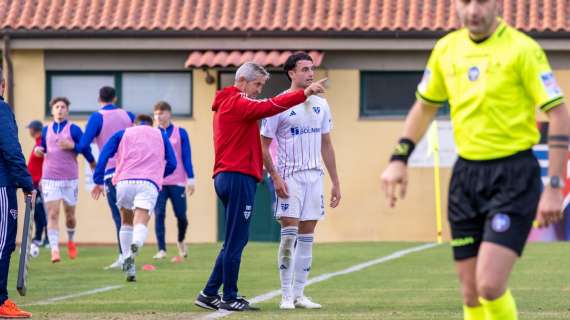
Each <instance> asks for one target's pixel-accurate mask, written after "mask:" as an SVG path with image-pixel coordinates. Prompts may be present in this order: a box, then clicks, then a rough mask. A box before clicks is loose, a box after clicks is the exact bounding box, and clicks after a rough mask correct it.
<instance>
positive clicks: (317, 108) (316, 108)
mask: <svg viewBox="0 0 570 320" xmlns="http://www.w3.org/2000/svg"><path fill="white" fill-rule="evenodd" d="M313 111H315V113H316V114H319V113H321V107H313Z"/></svg>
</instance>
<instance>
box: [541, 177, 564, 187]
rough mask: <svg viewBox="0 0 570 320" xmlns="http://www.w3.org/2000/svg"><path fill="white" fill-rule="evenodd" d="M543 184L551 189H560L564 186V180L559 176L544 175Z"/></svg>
mask: <svg viewBox="0 0 570 320" xmlns="http://www.w3.org/2000/svg"><path fill="white" fill-rule="evenodd" d="M545 185H547V186H549V187H551V188H552V189H562V188H564V180H562V178H560V177H559V176H552V177H546V181H545Z"/></svg>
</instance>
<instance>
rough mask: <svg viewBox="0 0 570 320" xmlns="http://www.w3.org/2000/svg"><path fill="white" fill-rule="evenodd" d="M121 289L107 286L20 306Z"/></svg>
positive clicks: (41, 304) (45, 303)
mask: <svg viewBox="0 0 570 320" xmlns="http://www.w3.org/2000/svg"><path fill="white" fill-rule="evenodd" d="M122 287H124V286H123V285H118V286H108V287H103V288H99V289H93V290H89V291H83V292H79V293H74V294H69V295H66V296H61V297H54V298H49V299H46V300H42V301H37V302H33V303H29V304H24V305H22V306H23V307H27V306H44V305H48V304H52V303H56V302H59V301H63V300H69V299H74V298H79V297H84V296H90V295H93V294H97V293H101V292H107V291H111V290H115V289H119V288H122Z"/></svg>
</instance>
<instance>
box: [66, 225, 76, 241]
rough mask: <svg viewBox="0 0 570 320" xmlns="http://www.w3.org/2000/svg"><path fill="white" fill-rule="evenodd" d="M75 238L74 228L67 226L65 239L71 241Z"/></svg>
mask: <svg viewBox="0 0 570 320" xmlns="http://www.w3.org/2000/svg"><path fill="white" fill-rule="evenodd" d="M74 238H75V228H67V240H68V241H72V242H73V239H74Z"/></svg>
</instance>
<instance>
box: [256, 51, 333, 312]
mask: <svg viewBox="0 0 570 320" xmlns="http://www.w3.org/2000/svg"><path fill="white" fill-rule="evenodd" d="M284 70H285V72H286V73H287V76H288V78H289V79H290V80H291V88H290V90H296V89H304V88H306V87H308V86H309V85H310V84H311V83H312V82H313V79H314V71H315V66H314V64H313V60H312V59H311V57H310V56H309V55H308V54H306V53H304V52H298V53H294V54H293V55H291V56H290V57H289V58H288V59H287V61H286V62H285V65H284ZM331 129H332V118H331V111H330V108H329V105H328V103H327V101H326V100H325V99H324V98H322V97H319V96H311V97H309V98H308V99H307V100H306V101H305V102H304V103H302V104H300V105H298V106H296V107H293V108H291V109H289V110H287V111H284V112H282V113H280V114H277V115H275V116H273V117H270V118H267V119H264V120H263V122H262V126H261V136H262V137H261V138H262V149H263V163H264V165H265V168H266V169H267V171H268V172H269V174H270V175H271V178H272V179H273V183H274V186H275V191H276V193H277V201H276V202H275V208H274V209H275V216H276V218H277V219H278V220H279V223H280V224H281V242H280V245H279V255H278V266H279V272H280V278H281V290H282V294H283V297H282V300H281V305H280V308H281V309H294V308H295V307H297V308H310V309H316V308H321V305H320V304H318V303H315V302H313V301H311V300H310V299H309V298H307V297H306V296H305V295H304V293H303V290H304V287H305V284H306V282H307V278H308V276H309V271H310V270H311V262H312V247H313V239H314V236H313V233H314V230H315V227H316V225H317V222H318V221H319V220H321V219H323V217H324V215H325V203H324V193H323V176H324V172H323V169H322V166H321V155H322V158H323V161H324V163H325V166H326V167H327V171H328V172H329V174H330V177H331V180H332V185H333V187H332V191H331V199H330V206H331V207H332V208H335V207H337V206H338V204H339V201H340V184H339V179H338V175H337V170H336V160H335V154H334V149H333V145H332V141H331V137H330V131H331ZM273 139H275V140H276V141H277V157H276V162H277V163H276V164H274V163H273V160H272V156H271V154H270V151H269V149H270V148H269V146H270V145H271V143H272V141H273Z"/></svg>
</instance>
